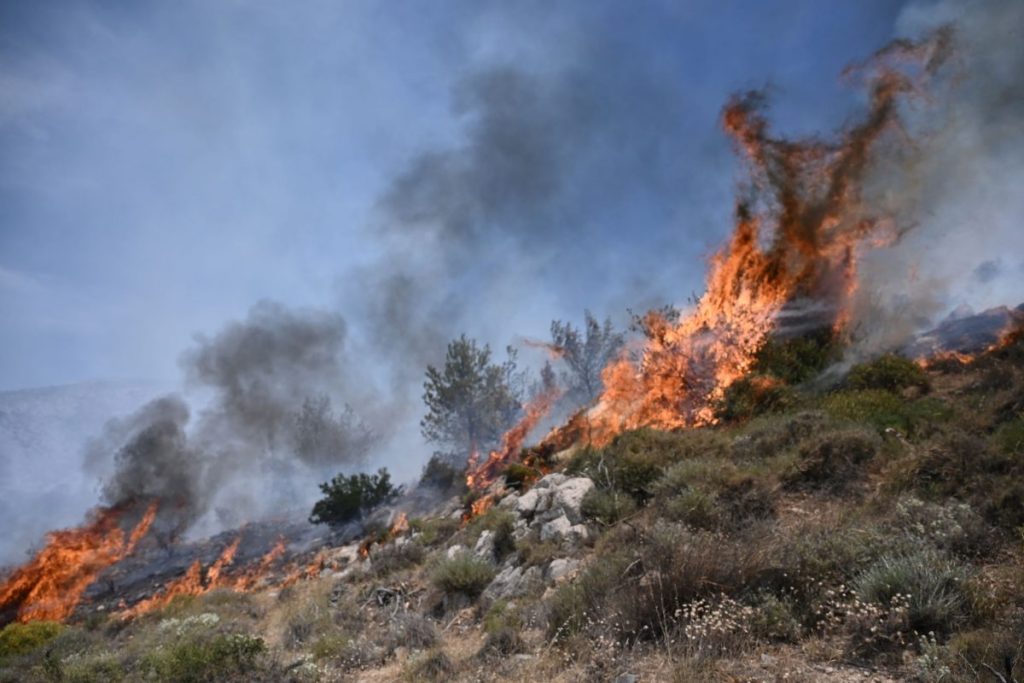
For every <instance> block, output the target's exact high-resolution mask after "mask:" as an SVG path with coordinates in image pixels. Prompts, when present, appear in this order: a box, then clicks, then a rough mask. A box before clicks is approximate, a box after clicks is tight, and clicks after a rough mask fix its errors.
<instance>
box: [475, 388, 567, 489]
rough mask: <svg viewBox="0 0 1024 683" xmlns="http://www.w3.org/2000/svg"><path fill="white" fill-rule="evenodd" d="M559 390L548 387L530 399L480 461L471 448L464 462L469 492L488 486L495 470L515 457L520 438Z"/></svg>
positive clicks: (556, 395) (477, 453) (520, 445)
mask: <svg viewBox="0 0 1024 683" xmlns="http://www.w3.org/2000/svg"><path fill="white" fill-rule="evenodd" d="M559 396H561V391H559V390H558V389H551V390H548V391H545V392H543V393H541V394H538V395H537V396H536V397H534V398H533V399H532V400H530V401H529V402H528V403H527V404H526V406H525V407H524V408H523V416H522V417H521V418H520V419H519V422H517V423H516V424H515V425H514V426H513V427H512V428H511V429H509V430H508V431H507V432H505V433H504V434H503V435H502V437H501V446H500V447H499V448H498V449H497V450H494V451H491V454H490V455H489V456H488V457H487V460H485V461H484V462H483V463H479V462H478V460H479V457H480V456H479V452H478V451H477V450H475V449H474V450H473V453H472V455H470V458H469V462H468V463H467V473H466V486H467V488H469V490H470V491H482V490H483V489H485V488H487V487H488V486H490V485H491V483H492V482H493V481H494V480H495V478H496V477H497V476H498V471H499V470H500V469H501V468H502V467H503V466H504V465H506V464H507V463H509V462H511V461H512V460H513V458H515V457H516V456H518V454H519V451H520V449H522V447H523V441H525V440H526V437H527V436H529V434H530V432H531V431H532V430H533V428H534V427H536V426H537V423H538V422H540V421H541V420H542V419H543V418H544V416H545V415H547V414H548V412H549V411H550V410H551V406H553V405H554V403H555V401H557V400H558V397H559Z"/></svg>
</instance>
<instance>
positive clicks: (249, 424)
mask: <svg viewBox="0 0 1024 683" xmlns="http://www.w3.org/2000/svg"><path fill="white" fill-rule="evenodd" d="M345 338H346V328H345V322H344V320H343V319H342V318H341V317H340V316H338V315H337V314H334V313H328V312H323V311H315V310H294V309H288V308H286V307H284V306H282V305H280V304H276V303H272V302H261V303H259V304H257V305H256V306H254V307H253V308H252V309H251V310H250V312H249V315H248V317H247V318H246V320H244V321H241V322H233V323H230V324H228V325H227V326H226V327H225V328H224V329H223V330H222V331H221V332H220V333H219V334H217V335H215V336H213V337H209V338H207V337H198V338H197V340H196V345H195V347H194V348H192V349H191V350H189V351H187V352H186V353H184V354H183V355H182V358H181V365H182V369H183V371H184V374H185V377H186V380H187V382H188V384H189V386H190V387H192V388H194V389H199V390H200V391H201V392H205V394H206V395H207V398H206V403H205V405H204V407H203V408H202V409H201V410H200V411H198V419H196V420H193V421H190V410H189V408H188V406H187V405H186V403H185V402H184V400H182V399H181V398H180V397H177V396H166V397H163V398H160V399H157V400H155V401H152V402H150V403H148V404H146V405H145V406H143V407H142V408H140V409H139V410H138V411H137V412H135V413H134V414H133V415H131V416H129V417H127V418H123V419H117V420H113V421H111V422H110V423H108V425H107V426H106V428H105V429H104V431H103V433H102V434H101V435H100V436H99V437H97V438H96V439H93V440H92V441H91V442H90V444H89V445H88V447H87V458H86V463H87V467H88V468H89V469H90V470H91V471H92V472H94V473H96V474H99V475H100V476H101V477H102V479H103V485H102V490H101V493H102V498H103V501H104V502H105V503H106V504H108V505H117V506H131V505H135V506H144V505H147V504H148V503H149V502H150V501H152V500H158V501H159V504H160V512H159V515H158V521H159V524H160V528H161V529H164V530H166V531H168V532H169V533H171V534H177V533H180V532H182V531H185V530H186V529H188V528H190V527H192V526H193V525H195V524H196V523H197V522H198V521H200V520H202V519H203V518H204V516H205V515H207V513H209V512H211V510H213V511H214V514H213V515H212V516H211V517H209V518H208V519H207V520H206V521H205V529H204V530H205V531H212V530H215V529H217V528H219V527H221V526H225V525H231V524H236V523H239V522H241V521H245V520H247V519H253V518H255V517H259V516H262V515H265V514H267V513H269V512H272V511H281V510H282V509H285V508H290V507H294V506H297V505H305V504H307V503H308V502H309V499H310V497H311V496H312V495H313V494H315V492H316V487H315V483H316V482H317V481H320V480H323V478H325V477H326V476H328V475H330V474H334V473H336V472H337V471H338V470H339V469H341V468H343V467H349V468H351V467H357V466H360V465H362V464H364V463H365V461H366V459H367V457H368V455H369V452H370V448H371V446H372V445H373V444H374V442H375V439H374V434H373V431H372V430H371V429H370V428H369V427H368V426H367V425H366V424H365V423H364V422H363V420H362V419H361V418H360V417H359V416H357V415H356V414H355V413H354V411H353V410H352V409H351V408H350V407H349V405H348V402H349V401H355V400H359V401H361V403H360V405H363V406H367V407H372V405H371V404H370V403H369V402H368V389H367V388H366V385H365V384H364V383H361V382H360V381H358V379H357V378H354V377H351V376H349V375H348V374H347V373H346V368H345V362H344V361H345V352H346V349H345ZM357 388H358V389H357Z"/></svg>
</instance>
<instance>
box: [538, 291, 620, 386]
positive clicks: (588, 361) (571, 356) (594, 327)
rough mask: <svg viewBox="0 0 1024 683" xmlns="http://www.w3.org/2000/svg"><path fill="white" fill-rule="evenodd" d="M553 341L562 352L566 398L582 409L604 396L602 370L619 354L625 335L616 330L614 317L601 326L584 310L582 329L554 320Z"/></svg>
mask: <svg viewBox="0 0 1024 683" xmlns="http://www.w3.org/2000/svg"><path fill="white" fill-rule="evenodd" d="M551 341H552V342H553V343H554V345H555V346H557V347H558V348H559V349H561V352H562V361H563V363H564V364H565V370H563V371H562V373H561V374H562V384H563V386H564V387H565V389H566V397H567V399H568V400H569V401H571V402H572V403H573V404H574V405H577V406H579V405H584V404H586V403H590V402H591V401H593V400H594V399H595V398H597V396H598V395H599V394H600V393H601V390H602V388H603V384H602V382H601V371H602V370H604V368H605V367H606V366H607V365H608V363H609V362H610V361H611V360H612V359H613V358H614V357H615V356H616V354H618V353H619V349H621V348H622V345H623V344H624V343H625V335H624V334H622V333H621V332H616V331H615V328H614V327H613V326H612V321H611V318H605V320H604V322H603V323H601V322H598V320H597V318H595V317H594V316H593V314H592V313H591V312H590V311H585V312H584V324H583V330H580V329H578V328H576V327H573V325H572V324H571V323H567V322H562V321H560V320H554V321H552V323H551Z"/></svg>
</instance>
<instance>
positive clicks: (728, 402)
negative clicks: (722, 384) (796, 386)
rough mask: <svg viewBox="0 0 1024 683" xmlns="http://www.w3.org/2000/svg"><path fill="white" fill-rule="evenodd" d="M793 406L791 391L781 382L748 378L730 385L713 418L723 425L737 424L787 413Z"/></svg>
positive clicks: (793, 396)
mask: <svg viewBox="0 0 1024 683" xmlns="http://www.w3.org/2000/svg"><path fill="white" fill-rule="evenodd" d="M796 402H797V399H796V395H795V394H794V392H793V390H792V389H790V388H789V387H787V386H786V385H785V384H783V383H782V382H781V381H779V380H777V379H775V378H774V377H771V376H766V375H751V376H749V377H743V378H742V379H738V380H736V381H735V382H733V383H732V384H730V385H729V387H728V388H727V389H726V390H725V392H724V395H723V396H722V399H721V400H720V401H718V403H717V405H716V406H715V415H716V416H717V417H718V419H720V420H724V421H726V422H737V421H741V420H749V419H750V418H752V417H756V416H758V415H764V414H766V413H778V412H782V411H784V410H788V409H790V408H792V407H793V406H794V405H796Z"/></svg>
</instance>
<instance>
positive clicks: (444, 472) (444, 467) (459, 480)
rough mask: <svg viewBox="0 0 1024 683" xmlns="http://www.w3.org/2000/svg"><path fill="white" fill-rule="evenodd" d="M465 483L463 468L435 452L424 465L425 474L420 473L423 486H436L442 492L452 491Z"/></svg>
mask: <svg viewBox="0 0 1024 683" xmlns="http://www.w3.org/2000/svg"><path fill="white" fill-rule="evenodd" d="M464 484H465V477H463V470H462V469H460V468H457V467H455V466H454V465H452V464H451V462H449V461H448V460H447V459H446V458H444V457H443V456H441V455H440V454H437V453H435V454H434V455H432V456H430V460H428V461H427V464H426V465H424V466H423V474H421V475H420V483H419V485H420V486H421V487H424V486H427V487H431V488H435V489H437V490H438V491H441V492H442V493H444V492H447V491H450V490H452V489H454V488H456V487H458V486H462V485H464Z"/></svg>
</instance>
